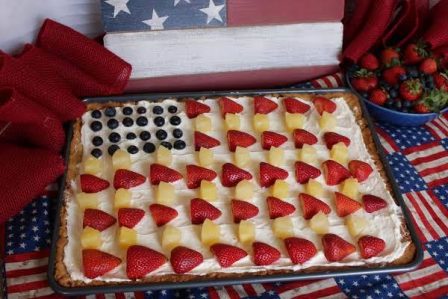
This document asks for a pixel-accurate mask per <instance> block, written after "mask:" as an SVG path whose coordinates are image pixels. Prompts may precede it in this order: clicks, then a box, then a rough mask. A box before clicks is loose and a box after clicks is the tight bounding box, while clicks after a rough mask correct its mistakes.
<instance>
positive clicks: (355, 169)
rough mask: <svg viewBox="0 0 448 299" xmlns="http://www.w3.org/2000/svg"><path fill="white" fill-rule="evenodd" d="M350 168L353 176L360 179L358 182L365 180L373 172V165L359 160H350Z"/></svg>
mask: <svg viewBox="0 0 448 299" xmlns="http://www.w3.org/2000/svg"><path fill="white" fill-rule="evenodd" d="M348 169H349V170H350V173H351V174H352V176H353V177H354V178H355V179H357V180H358V182H364V181H365V180H367V178H368V177H369V175H370V174H371V173H372V172H373V169H372V166H370V165H369V164H367V163H366V162H363V161H359V160H352V161H350V162H349V163H348Z"/></svg>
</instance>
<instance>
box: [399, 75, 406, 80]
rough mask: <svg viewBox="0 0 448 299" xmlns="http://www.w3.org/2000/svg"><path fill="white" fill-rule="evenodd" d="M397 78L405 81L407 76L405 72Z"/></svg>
mask: <svg viewBox="0 0 448 299" xmlns="http://www.w3.org/2000/svg"><path fill="white" fill-rule="evenodd" d="M399 79H400V81H406V80H407V79H408V76H406V74H401V75H400V77H399Z"/></svg>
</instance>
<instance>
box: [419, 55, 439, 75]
mask: <svg viewBox="0 0 448 299" xmlns="http://www.w3.org/2000/svg"><path fill="white" fill-rule="evenodd" d="M419 70H420V72H422V73H424V74H427V75H431V74H434V73H435V72H437V61H436V60H435V59H434V58H426V59H425V60H423V61H422V63H420V66H419Z"/></svg>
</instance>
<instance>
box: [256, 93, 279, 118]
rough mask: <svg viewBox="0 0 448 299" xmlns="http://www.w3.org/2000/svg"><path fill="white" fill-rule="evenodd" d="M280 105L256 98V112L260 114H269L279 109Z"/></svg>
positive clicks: (260, 97)
mask: <svg viewBox="0 0 448 299" xmlns="http://www.w3.org/2000/svg"><path fill="white" fill-rule="evenodd" d="M277 107H278V105H277V103H275V102H274V101H271V100H270V99H268V98H265V97H262V96H256V97H254V112H255V113H260V114H268V113H269V112H272V111H274V110H275V109H277Z"/></svg>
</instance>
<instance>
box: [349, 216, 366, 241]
mask: <svg viewBox="0 0 448 299" xmlns="http://www.w3.org/2000/svg"><path fill="white" fill-rule="evenodd" d="M345 224H346V225H347V228H348V232H349V233H350V235H351V236H352V237H356V236H358V235H359V234H360V233H361V232H362V231H363V230H364V228H366V227H367V225H368V221H367V219H366V218H364V217H360V216H355V215H349V216H347V217H346V218H345Z"/></svg>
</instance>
